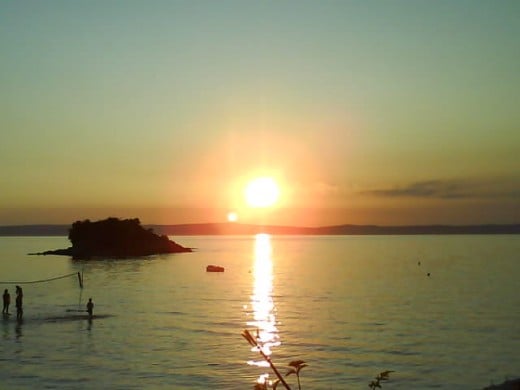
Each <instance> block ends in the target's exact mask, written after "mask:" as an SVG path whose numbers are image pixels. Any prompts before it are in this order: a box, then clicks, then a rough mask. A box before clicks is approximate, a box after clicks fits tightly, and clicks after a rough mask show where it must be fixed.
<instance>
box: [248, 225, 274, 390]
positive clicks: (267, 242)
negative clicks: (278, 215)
mask: <svg viewBox="0 0 520 390" xmlns="http://www.w3.org/2000/svg"><path fill="white" fill-rule="evenodd" d="M251 310H252V312H250V313H248V315H249V316H251V317H252V318H251V320H249V321H247V326H248V328H251V329H252V331H251V334H252V335H253V336H255V337H256V339H257V342H258V345H259V346H260V347H261V348H262V350H263V351H264V353H265V354H266V355H267V356H270V355H271V354H272V350H271V349H272V348H273V347H276V346H279V345H280V344H281V342H280V336H279V333H278V329H277V327H276V316H275V314H276V307H275V305H274V301H273V260H272V246H271V236H270V235H268V234H257V235H256V237H255V252H254V265H253V293H252V295H251ZM253 350H254V351H255V352H256V349H255V348H253ZM247 363H248V364H250V365H254V366H258V367H269V364H268V363H267V362H266V361H265V360H263V359H261V358H260V359H258V360H250V361H248V362H247ZM267 377H268V374H267V373H266V374H262V375H260V377H259V378H258V382H259V383H263V382H264V381H266V379H267Z"/></svg>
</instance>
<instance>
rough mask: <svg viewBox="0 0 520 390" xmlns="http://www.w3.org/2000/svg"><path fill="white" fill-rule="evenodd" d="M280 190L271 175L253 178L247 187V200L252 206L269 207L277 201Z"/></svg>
mask: <svg viewBox="0 0 520 390" xmlns="http://www.w3.org/2000/svg"><path fill="white" fill-rule="evenodd" d="M279 195H280V190H279V188H278V184H276V182H275V181H274V180H273V178H271V177H259V178H256V179H254V180H251V181H250V182H249V183H248V184H247V187H246V189H245V197H246V202H247V204H248V205H249V206H251V207H269V206H272V205H274V204H275V203H276V201H277V200H278V196H279Z"/></svg>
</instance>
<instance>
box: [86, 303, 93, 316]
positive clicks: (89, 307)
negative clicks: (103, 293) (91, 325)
mask: <svg viewBox="0 0 520 390" xmlns="http://www.w3.org/2000/svg"><path fill="white" fill-rule="evenodd" d="M87 312H88V318H92V317H93V314H92V313H93V312H94V302H92V298H89V299H88V302H87Z"/></svg>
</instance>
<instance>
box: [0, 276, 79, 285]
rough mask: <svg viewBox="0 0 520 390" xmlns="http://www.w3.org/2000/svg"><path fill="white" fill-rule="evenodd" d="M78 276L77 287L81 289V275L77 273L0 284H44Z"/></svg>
mask: <svg viewBox="0 0 520 390" xmlns="http://www.w3.org/2000/svg"><path fill="white" fill-rule="evenodd" d="M76 275H77V276H78V280H79V286H80V287H81V288H83V277H82V275H81V274H80V273H79V272H74V273H72V274H67V275H62V276H56V277H54V278H49V279H40V280H31V281H28V282H2V281H0V284H34V283H45V282H51V281H53V280H58V279H64V278H68V277H71V276H76Z"/></svg>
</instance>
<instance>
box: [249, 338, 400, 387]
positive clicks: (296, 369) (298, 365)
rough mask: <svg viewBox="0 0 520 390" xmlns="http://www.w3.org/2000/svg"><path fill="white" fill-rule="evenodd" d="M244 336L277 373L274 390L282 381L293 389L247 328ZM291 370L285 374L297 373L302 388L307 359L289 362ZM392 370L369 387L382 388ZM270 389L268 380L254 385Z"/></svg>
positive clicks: (382, 373)
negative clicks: (301, 381)
mask: <svg viewBox="0 0 520 390" xmlns="http://www.w3.org/2000/svg"><path fill="white" fill-rule="evenodd" d="M257 334H258V331H257ZM242 336H243V337H244V338H245V339H246V340H247V342H248V343H249V344H250V345H251V346H252V347H254V348H255V349H256V350H257V351H258V352H259V353H260V354H261V355H262V357H263V358H264V360H265V361H266V362H267V363H269V366H270V367H271V369H272V370H273V372H274V373H275V375H276V376H277V378H278V379H277V380H275V381H274V382H273V383H272V385H271V386H272V388H273V390H276V388H277V387H278V385H279V384H280V383H281V384H282V385H283V386H284V387H285V388H286V389H287V390H291V388H290V386H289V385H288V384H287V382H286V381H285V380H284V379H283V377H282V375H281V374H280V371H278V369H277V368H276V367H275V365H274V363H273V362H272V360H271V358H270V357H269V356H267V355H266V354H265V352H264V351H263V350H262V347H261V346H260V345H259V344H258V341H257V340H256V338H255V337H254V336H253V335H252V334H251V333H250V332H249V331H248V330H247V329H245V330H244V331H243V332H242ZM289 367H290V368H289V370H288V371H287V373H286V374H285V376H289V375H292V374H295V375H296V378H297V380H298V390H301V384H300V371H301V369H302V368H304V367H307V364H306V363H305V361H303V360H293V361H291V362H290V363H289ZM391 372H395V371H391V370H387V371H383V372H380V373H379V374H378V375H377V376H376V377H375V379H374V380H373V381H372V382H370V383H369V384H368V387H370V388H371V389H375V388H376V387H378V388H382V387H381V382H383V381H386V380H388V379H389V375H390V373H391ZM267 389H268V383H267V382H264V383H257V384H256V385H255V386H254V390H267Z"/></svg>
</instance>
